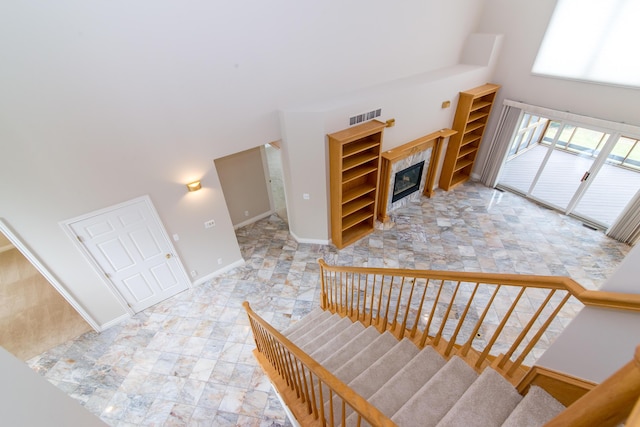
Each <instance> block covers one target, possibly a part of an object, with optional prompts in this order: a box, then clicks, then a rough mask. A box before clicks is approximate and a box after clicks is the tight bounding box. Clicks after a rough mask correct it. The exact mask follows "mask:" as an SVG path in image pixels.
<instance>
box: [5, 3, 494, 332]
mask: <svg viewBox="0 0 640 427" xmlns="http://www.w3.org/2000/svg"><path fill="white" fill-rule="evenodd" d="M484 3H485V0H451V1H447V2H441V1H437V0H429V1H424V0H408V1H403V2H399V3H390V2H388V1H384V0H355V1H350V2H342V1H339V0H327V1H322V2H310V1H306V2H299V1H294V0H277V1H272V2H263V1H258V0H247V1H244V2H218V1H200V0H188V1H184V2H175V1H170V0H154V1H150V0H142V1H139V2H134V3H132V2H125V1H122V0H116V1H109V2H106V1H103V2H77V1H73V0H60V1H56V2H55V4H54V3H50V2H42V1H37V0H25V1H20V2H5V3H4V4H3V6H2V13H0V58H2V64H1V65H2V66H0V93H2V96H0V143H1V144H2V154H1V155H0V183H2V184H0V205H1V207H2V210H1V211H0V215H1V216H2V217H3V218H4V219H5V221H6V222H7V223H8V224H9V225H10V226H11V227H12V228H13V229H14V230H15V231H16V234H17V235H18V236H19V237H20V238H21V239H22V240H23V241H24V242H25V244H26V245H27V246H28V247H29V248H30V249H31V250H32V251H33V252H34V253H35V254H36V255H37V256H38V257H39V258H40V259H41V260H42V261H43V263H44V265H46V266H47V267H48V268H49V269H50V270H51V272H52V274H53V275H54V276H56V277H57V278H58V280H59V281H60V282H61V283H63V284H64V286H65V287H66V288H67V289H68V291H69V293H70V294H71V295H73V297H74V298H75V299H76V300H77V301H78V302H79V304H81V305H82V306H83V307H84V308H85V309H86V311H87V312H88V313H89V314H90V316H92V317H93V318H94V319H95V320H96V322H97V323H98V324H100V325H105V324H108V323H109V322H110V321H112V320H114V319H117V318H119V317H120V316H122V315H123V314H125V310H124V308H123V307H121V306H120V305H119V304H118V302H117V301H116V299H115V298H114V297H113V296H112V294H111V293H110V291H109V290H108V289H107V288H106V287H105V286H104V285H103V284H101V281H100V280H99V279H98V277H97V276H96V273H95V272H93V271H92V270H91V269H90V268H89V267H88V265H87V264H86V262H85V260H84V259H83V258H82V256H81V255H80V253H79V252H78V251H77V250H76V249H75V248H74V247H73V245H72V244H71V242H70V241H69V240H68V238H67V237H66V236H65V235H64V234H63V232H62V230H61V229H60V226H59V225H58V223H59V221H62V220H65V219H68V218H72V217H75V216H78V215H81V214H85V213H88V212H91V211H94V210H97V209H101V208H104V207H107V206H110V205H113V204H116V203H120V202H123V201H126V200H129V199H132V198H135V197H138V196H141V195H144V194H148V195H149V196H150V197H151V199H152V201H153V202H154V205H155V207H156V208H157V210H158V212H159V215H160V218H161V219H162V221H163V223H164V224H165V226H166V228H167V231H168V232H169V233H170V234H174V233H176V234H178V235H179V236H180V240H179V241H178V242H175V246H176V250H177V251H178V253H179V255H180V257H181V259H182V260H183V262H184V264H185V268H186V270H187V271H191V270H197V271H198V273H199V277H198V278H196V279H199V278H202V277H206V276H208V275H209V274H211V273H212V272H214V271H215V270H216V269H219V268H225V267H227V266H229V265H231V264H233V263H235V262H237V261H239V260H240V259H241V255H240V251H239V248H238V244H237V241H236V239H235V234H234V231H233V225H232V223H231V219H230V217H229V214H228V210H227V206H226V204H225V200H224V197H223V196H222V193H221V187H220V183H219V180H218V176H217V174H216V170H215V167H214V166H213V159H215V158H219V157H222V156H226V155H229V154H232V153H236V152H239V151H243V150H245V149H248V148H251V147H255V146H258V145H262V144H265V143H267V142H269V141H274V140H278V139H280V136H281V135H280V127H279V118H278V113H277V111H278V109H280V108H282V107H284V106H288V105H292V104H294V103H299V104H306V103H308V102H310V100H313V99H316V98H319V97H323V98H324V97H331V96H335V95H337V94H342V93H344V92H347V91H351V90H354V89H358V88H363V87H368V86H372V85H376V84H380V83H382V82H386V81H392V80H396V79H399V78H403V77H406V76H411V75H415V74H418V73H423V72H427V71H431V70H437V69H441V68H443V67H447V66H451V65H454V64H456V63H457V62H458V58H459V56H460V53H461V49H462V45H463V43H464V40H465V38H466V37H467V34H468V33H469V32H471V31H473V29H474V27H475V26H476V23H477V20H478V17H479V16H480V12H481V9H482V6H483V4H484ZM296 144H303V145H304V144H307V141H304V140H301V141H298V142H296ZM315 150H316V148H315V147H314V148H312V149H310V150H309V152H308V153H307V154H308V155H311V154H312V153H314V152H315ZM304 151H305V150H304V149H299V150H298V152H299V153H300V154H303V153H304ZM291 157H292V159H293V160H295V159H297V158H298V154H296V153H292V156H291ZM316 160H317V161H318V162H320V161H321V159H320V158H317V159H316ZM290 172H293V173H294V174H295V175H294V176H292V177H290V179H291V181H292V182H294V181H295V182H297V183H299V185H300V187H301V188H306V187H307V186H309V187H312V188H313V190H310V191H314V192H315V191H316V189H315V186H316V185H317V184H316V183H315V181H314V180H315V179H317V177H316V176H314V175H313V174H309V173H307V171H301V170H299V169H294V170H292V171H291V170H290ZM194 179H201V181H202V185H203V189H202V190H201V191H198V192H196V193H192V194H187V192H186V189H185V187H184V184H185V183H187V182H190V181H192V180H194ZM306 183H309V184H308V185H307V184H306ZM295 191H296V193H299V190H298V189H296V190H295ZM319 197H322V196H321V195H319ZM312 200H313V199H312ZM315 213H316V211H314V214H315ZM298 214H299V215H304V214H305V211H304V210H303V209H301V208H298ZM209 219H215V220H216V227H215V228H212V229H208V230H205V229H204V226H203V222H204V221H206V220H209ZM324 221H326V218H325V219H324ZM300 232H301V234H303V236H302V237H310V238H314V237H315V232H314V231H313V230H311V231H309V232H307V229H306V228H305V227H302V228H301V229H300ZM307 234H308V236H305V235H307ZM218 258H223V260H224V262H223V264H222V265H217V263H216V262H215V261H214V260H217V259H218Z"/></svg>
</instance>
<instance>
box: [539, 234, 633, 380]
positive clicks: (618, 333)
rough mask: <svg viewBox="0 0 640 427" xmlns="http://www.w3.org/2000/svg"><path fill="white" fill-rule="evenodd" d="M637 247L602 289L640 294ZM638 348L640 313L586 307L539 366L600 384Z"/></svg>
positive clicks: (627, 360)
mask: <svg viewBox="0 0 640 427" xmlns="http://www.w3.org/2000/svg"><path fill="white" fill-rule="evenodd" d="M638 277H640V245H637V246H634V247H633V248H632V249H631V251H630V252H629V253H628V254H627V256H626V257H625V259H624V260H623V261H622V263H621V264H620V265H619V266H618V268H617V269H616V271H615V272H614V273H613V275H612V276H611V277H610V278H608V279H607V281H606V282H605V283H604V284H603V285H602V288H601V290H603V291H609V292H623V293H632V294H640V281H639V280H638ZM638 345H640V313H638V312H631V311H621V310H620V311H619V310H610V309H604V308H594V307H585V308H583V309H582V311H580V313H579V314H578V316H576V317H575V318H574V319H573V320H572V321H571V323H570V324H569V326H568V327H567V328H566V329H565V330H564V331H563V332H562V334H560V336H559V337H558V338H557V339H556V341H555V342H554V343H553V344H552V345H551V347H550V348H549V349H548V350H547V351H546V352H545V353H544V354H543V355H542V357H541V358H540V360H539V361H538V364H539V365H541V366H546V367H548V368H551V369H555V370H558V371H561V372H568V373H570V374H572V375H575V376H577V377H580V378H585V379H588V380H591V381H594V382H601V381H602V380H604V379H605V378H607V377H608V376H610V375H611V374H612V373H614V372H615V371H616V370H617V369H619V368H620V367H622V366H623V365H625V364H626V363H628V362H629V361H630V360H631V359H632V358H633V354H634V351H635V348H636V346H638Z"/></svg>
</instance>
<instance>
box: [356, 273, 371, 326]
mask: <svg viewBox="0 0 640 427" xmlns="http://www.w3.org/2000/svg"><path fill="white" fill-rule="evenodd" d="M362 276H363V275H362V274H361V275H360V279H358V280H359V281H362ZM368 280H369V276H368V275H364V292H363V294H362V312H361V313H360V317H358V319H359V320H360V321H361V322H362V323H363V324H364V322H365V320H366V316H367V291H368V290H369V282H368ZM359 283H360V282H358V284H359ZM358 298H360V296H358Z"/></svg>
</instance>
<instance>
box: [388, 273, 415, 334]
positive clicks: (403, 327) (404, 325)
mask: <svg viewBox="0 0 640 427" xmlns="http://www.w3.org/2000/svg"><path fill="white" fill-rule="evenodd" d="M416 280H417V279H416V278H415V277H413V278H412V279H411V290H410V291H409V300H408V302H407V307H406V308H405V310H404V317H403V318H402V324H401V325H400V333H399V334H397V335H396V336H397V337H398V339H400V340H401V339H402V338H404V333H405V330H406V329H407V318H408V317H409V310H410V309H411V301H412V300H413V291H414V290H415V287H416ZM402 284H403V286H404V277H403V278H402ZM399 301H400V298H398V307H396V312H398V311H399V310H400V302H399ZM395 329H396V325H395V323H394V325H393V330H394V331H395Z"/></svg>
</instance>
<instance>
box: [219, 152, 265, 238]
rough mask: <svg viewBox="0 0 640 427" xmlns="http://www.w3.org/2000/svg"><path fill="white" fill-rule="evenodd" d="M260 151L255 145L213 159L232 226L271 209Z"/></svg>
mask: <svg viewBox="0 0 640 427" xmlns="http://www.w3.org/2000/svg"><path fill="white" fill-rule="evenodd" d="M263 151H264V147H256V148H252V149H249V150H245V151H241V152H239V153H235V154H231V155H229V156H225V157H221V158H219V159H216V160H215V161H214V164H215V167H216V171H217V172H218V177H219V178H220V185H221V186H222V191H223V193H224V199H225V201H226V204H227V208H228V209H229V216H230V217H231V222H232V223H233V225H234V226H238V224H241V223H244V222H247V221H249V220H251V219H253V218H256V217H260V216H263V215H264V214H268V213H269V212H271V204H270V202H269V191H268V188H267V185H268V184H267V181H266V175H265V168H264V165H263V153H262V152H263Z"/></svg>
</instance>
